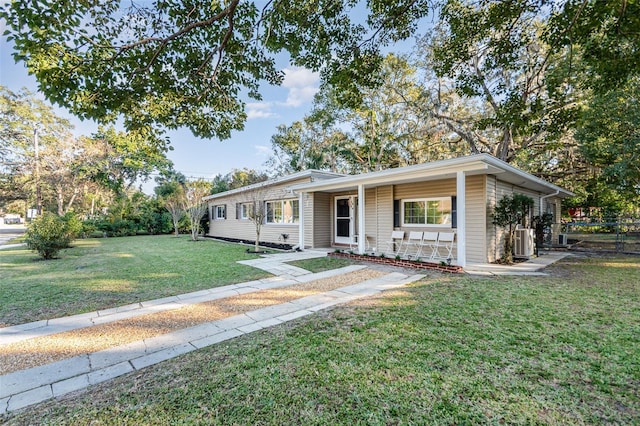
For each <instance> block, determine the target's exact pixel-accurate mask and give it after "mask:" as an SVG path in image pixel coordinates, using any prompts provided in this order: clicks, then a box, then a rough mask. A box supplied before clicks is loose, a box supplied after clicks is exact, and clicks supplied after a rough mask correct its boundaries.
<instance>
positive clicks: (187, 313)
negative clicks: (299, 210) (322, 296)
mask: <svg viewBox="0 0 640 426" xmlns="http://www.w3.org/2000/svg"><path fill="white" fill-rule="evenodd" d="M383 275H385V273H383V272H380V271H375V270H371V269H363V270H360V271H356V272H352V273H350V274H344V275H339V276H335V277H330V278H324V279H320V280H316V281H311V282H308V283H305V284H298V285H292V286H289V287H284V288H279V289H272V290H261V291H257V292H254V293H248V294H244V295H240V296H235V297H229V298H226V299H220V300H215V301H212V302H206V303H198V304H193V305H188V306H185V307H183V308H180V309H174V310H170V311H165V312H158V313H155V314H148V315H142V316H139V317H134V318H129V319H126V320H121V321H115V322H112V323H109V324H104V325H99V326H93V327H87V328H82V329H78V330H73V331H68V332H65V333H59V334H54V335H50V336H45V337H39V338H34V339H30V340H25V341H22V342H17V343H14V344H10V345H6V346H2V347H0V375H4V374H8V373H12V372H15V371H19V370H23V369H26V368H31V367H37V366H40V365H44V364H48V363H51V362H55V361H59V360H62V359H65V358H71V357H74V356H77V355H82V354H88V353H92V352H97V351H100V350H103V349H107V348H109V347H112V346H118V345H123V344H126V343H130V342H134V341H138V340H143V339H148V338H151V337H154V336H159V335H162V334H166V333H169V332H172V331H176V330H180V329H184V328H188V327H192V326H194V325H198V324H201V323H205V322H210V321H217V320H220V319H223V318H227V317H230V316H233V315H238V314H241V313H244V312H248V311H252V310H255V309H260V308H264V307H266V306H270V305H276V304H280V303H285V302H287V301H290V300H294V299H299V298H301V297H305V296H309V295H312V294H316V293H322V292H325V291H331V290H334V289H336V288H340V287H344V286H348V285H351V284H356V283H359V282H362V281H365V280H369V279H372V278H377V277H380V276H383Z"/></svg>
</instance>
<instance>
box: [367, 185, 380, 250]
mask: <svg viewBox="0 0 640 426" xmlns="http://www.w3.org/2000/svg"><path fill="white" fill-rule="evenodd" d="M377 208H378V201H377V197H376V189H375V188H371V189H365V191H364V217H365V222H364V233H365V235H366V236H367V241H368V242H369V249H370V250H371V249H372V248H373V247H377V240H378V215H377V213H376V211H377ZM365 249H366V245H365Z"/></svg>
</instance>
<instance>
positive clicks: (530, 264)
mask: <svg viewBox="0 0 640 426" xmlns="http://www.w3.org/2000/svg"><path fill="white" fill-rule="evenodd" d="M567 256H571V253H567V252H561V251H544V252H541V253H540V255H539V256H538V257H534V258H531V259H529V260H527V261H526V262H521V263H515V264H513V265H498V264H489V263H482V264H480V263H475V264H467V266H466V267H465V268H464V271H465V272H466V273H467V274H470V275H484V276H493V275H541V276H544V275H547V274H546V273H544V272H540V270H541V269H544V268H546V267H547V266H549V265H551V264H553V263H556V262H557V261H559V260H561V259H564V258H565V257H567Z"/></svg>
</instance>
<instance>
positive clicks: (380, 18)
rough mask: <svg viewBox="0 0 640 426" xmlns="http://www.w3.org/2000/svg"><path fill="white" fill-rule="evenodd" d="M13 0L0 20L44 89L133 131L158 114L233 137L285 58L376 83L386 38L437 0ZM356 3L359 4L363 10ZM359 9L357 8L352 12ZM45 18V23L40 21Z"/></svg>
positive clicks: (332, 76) (334, 78)
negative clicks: (362, 1)
mask: <svg viewBox="0 0 640 426" xmlns="http://www.w3.org/2000/svg"><path fill="white" fill-rule="evenodd" d="M357 6H358V2H357V1H353V0H349V1H332V0H328V1H322V0H295V1H293V2H292V1H269V2H267V3H266V4H258V2H255V1H241V0H229V1H226V2H217V1H216V2H211V1H202V0H199V1H195V2H193V1H189V2H187V1H185V0H178V1H166V0H153V1H149V2H144V3H133V2H132V3H131V4H130V6H129V7H126V6H125V5H123V4H121V3H120V2H92V1H80V2H76V1H73V2H72V1H68V0H65V1H57V2H45V1H42V2H29V3H21V2H11V3H9V4H7V5H6V6H4V7H3V8H2V11H1V12H0V19H3V20H5V21H6V23H7V35H8V36H9V38H10V39H11V40H12V41H13V42H14V44H15V49H16V52H15V54H14V57H15V59H16V60H20V61H24V62H25V63H26V65H27V68H28V70H29V72H30V73H32V74H34V75H35V77H36V79H37V80H38V82H39V83H40V88H41V90H42V91H43V92H44V93H45V96H46V97H47V98H48V99H49V100H51V101H52V102H55V103H57V104H59V105H62V106H65V107H67V108H69V110H70V111H72V112H73V113H74V114H76V115H78V116H80V117H86V118H94V119H97V120H112V119H114V118H115V117H116V116H118V115H121V116H122V117H123V122H124V125H125V126H126V128H127V129H129V130H134V129H136V128H139V127H140V126H143V127H144V126H148V125H150V124H152V123H153V124H158V125H160V126H164V127H166V128H176V127H182V126H184V127H188V128H189V129H191V131H192V132H193V133H194V134H196V135H199V136H202V137H214V136H215V137H218V138H222V139H224V138H228V137H230V134H231V131H232V130H239V129H241V128H242V127H243V123H244V121H245V119H246V113H245V111H244V102H243V100H242V97H243V96H245V95H246V96H248V97H249V98H253V99H260V94H259V87H260V83H261V82H263V81H266V82H268V83H271V84H279V83H280V82H281V81H282V77H283V74H282V72H281V71H279V70H278V69H277V68H276V65H275V57H276V56H277V55H279V54H280V53H281V52H287V53H288V54H289V55H290V57H291V62H292V63H293V64H294V65H297V66H304V67H307V68H310V69H313V70H320V69H322V70H323V71H324V72H325V75H326V78H327V79H329V80H331V82H332V83H333V84H334V85H338V86H341V87H343V88H344V90H342V91H341V93H342V94H343V97H344V98H345V99H347V100H351V101H357V100H358V91H357V90H356V89H355V87H354V86H353V84H354V82H355V81H357V82H358V83H360V84H362V83H366V84H368V85H372V84H374V83H375V81H374V79H373V76H374V75H375V73H374V72H372V71H374V70H375V69H377V68H378V66H379V64H380V55H379V53H378V52H379V49H380V47H381V46H383V45H385V44H387V43H389V42H392V41H396V40H402V39H406V38H408V37H409V36H411V34H412V33H413V32H414V31H415V29H416V22H417V21H418V20H419V19H420V18H422V17H424V16H426V15H427V14H428V13H429V11H430V7H429V6H430V3H429V2H428V1H427V0H411V1H407V2H397V1H391V0H376V1H374V2H372V3H370V9H369V11H368V13H367V16H366V19H365V18H363V17H362V16H361V14H360V13H359V12H360V10H357V9H356V7H357ZM354 10H355V11H354ZM352 16H357V19H356V20H355V21H354V19H352ZM34 28H37V30H34Z"/></svg>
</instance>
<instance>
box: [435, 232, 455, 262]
mask: <svg viewBox="0 0 640 426" xmlns="http://www.w3.org/2000/svg"><path fill="white" fill-rule="evenodd" d="M455 241H456V233H455V232H440V234H439V235H438V244H437V245H436V250H435V251H434V258H438V259H451V252H452V251H453V244H454V243H455ZM441 251H442V252H444V256H441V255H440V253H441Z"/></svg>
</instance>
